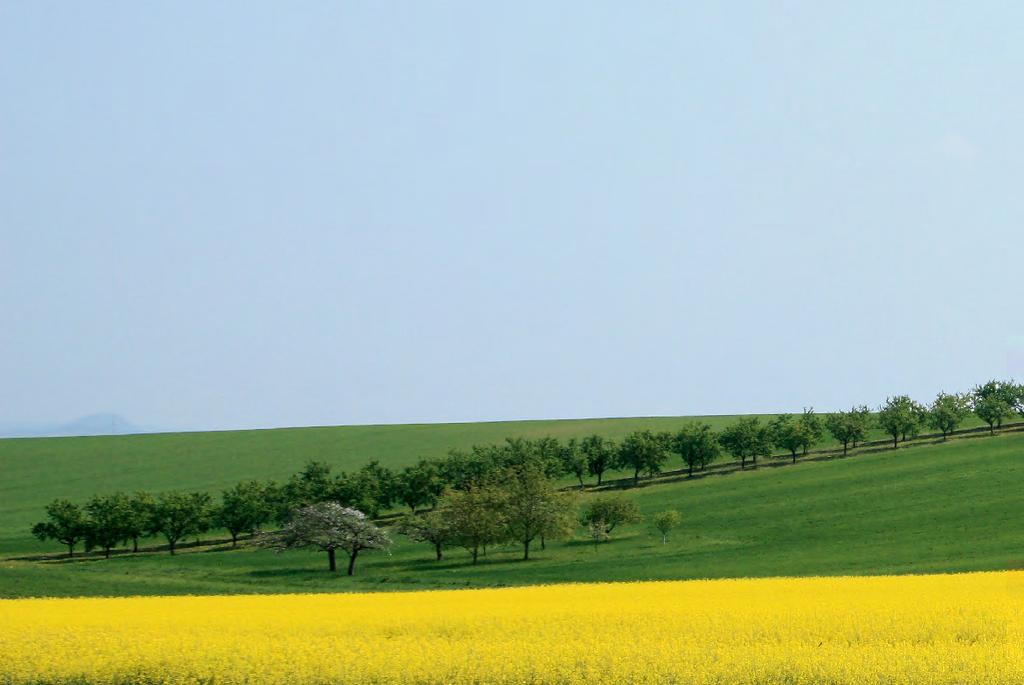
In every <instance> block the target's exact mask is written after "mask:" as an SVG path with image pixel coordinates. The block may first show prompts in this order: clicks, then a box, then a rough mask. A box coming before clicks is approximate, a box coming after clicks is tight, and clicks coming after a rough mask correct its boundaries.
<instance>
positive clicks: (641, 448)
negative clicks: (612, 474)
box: [617, 430, 666, 483]
mask: <svg viewBox="0 0 1024 685" xmlns="http://www.w3.org/2000/svg"><path fill="white" fill-rule="evenodd" d="M665 451H666V445H665V440H664V439H663V438H662V437H661V436H659V435H655V434H654V433H652V432H651V431H649V430H641V431H634V432H633V433H630V434H629V435H627V436H626V437H625V438H624V439H623V440H622V444H620V445H619V451H618V457H617V462H618V466H619V467H620V468H630V469H633V482H634V483H639V482H640V473H641V472H644V473H646V474H647V475H649V476H655V475H657V474H659V473H661V465H662V464H664V463H665Z"/></svg>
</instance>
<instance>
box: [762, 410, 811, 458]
mask: <svg viewBox="0 0 1024 685" xmlns="http://www.w3.org/2000/svg"><path fill="white" fill-rule="evenodd" d="M768 425H769V429H770V430H771V435H772V442H773V443H774V444H776V445H778V446H779V447H781V448H783V449H785V450H787V451H788V452H789V454H790V456H791V457H792V459H793V463H794V464H795V463H796V455H797V452H800V451H801V450H806V449H807V446H808V444H809V443H810V442H811V437H810V435H809V434H808V433H807V429H806V426H805V424H804V422H803V421H801V420H796V419H794V418H793V415H792V414H781V415H779V416H776V417H775V418H774V419H772V421H771V423H770V424H768Z"/></svg>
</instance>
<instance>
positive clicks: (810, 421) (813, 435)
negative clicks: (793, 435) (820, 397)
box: [797, 407, 825, 455]
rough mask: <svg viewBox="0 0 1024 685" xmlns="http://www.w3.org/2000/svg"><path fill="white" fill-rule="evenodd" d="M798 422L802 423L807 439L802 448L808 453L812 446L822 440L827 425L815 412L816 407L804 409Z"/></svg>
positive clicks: (803, 432) (802, 430)
mask: <svg viewBox="0 0 1024 685" xmlns="http://www.w3.org/2000/svg"><path fill="white" fill-rule="evenodd" d="M797 423H798V424H799V425H800V429H801V433H802V435H803V437H804V440H805V442H804V443H803V445H801V448H802V449H803V452H804V454H805V455H806V454H807V452H808V451H810V449H811V448H812V447H814V446H815V445H817V444H818V443H820V442H821V438H822V436H824V434H825V426H824V423H823V422H822V420H821V417H820V416H818V415H817V414H815V413H814V407H811V408H809V409H804V413H803V414H801V415H800V418H798V419H797Z"/></svg>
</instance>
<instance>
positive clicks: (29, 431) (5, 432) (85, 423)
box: [0, 414, 153, 438]
mask: <svg viewBox="0 0 1024 685" xmlns="http://www.w3.org/2000/svg"><path fill="white" fill-rule="evenodd" d="M150 432H153V431H152V430H151V429H147V428H143V427H141V426H136V425H135V424H133V423H132V422H130V421H128V420H127V419H125V418H124V417H123V416H119V415H118V414H90V415H89V416H83V417H81V418H79V419H75V420H74V421H69V422H67V423H5V422H0V437H2V438H34V437H61V436H71V435H126V434H129V433H150Z"/></svg>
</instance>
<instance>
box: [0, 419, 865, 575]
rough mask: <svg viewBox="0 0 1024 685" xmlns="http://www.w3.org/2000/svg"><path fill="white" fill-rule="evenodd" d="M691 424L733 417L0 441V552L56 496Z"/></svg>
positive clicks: (23, 538)
mask: <svg viewBox="0 0 1024 685" xmlns="http://www.w3.org/2000/svg"><path fill="white" fill-rule="evenodd" d="M694 418H700V419H701V420H704V421H707V422H708V423H710V424H712V425H713V426H715V427H716V428H723V427H724V426H726V425H728V424H729V423H731V422H733V421H735V420H736V417H734V416H710V417H670V418H628V419H583V420H567V421H515V422H495V423H451V424H411V425H391V426H386V425H385V426H336V427H328V428H284V429H276V430H250V431H224V432H208V433H160V434H153V435H127V436H110V437H83V438H31V439H8V440H0V468H2V475H3V477H2V478H0V555H3V554H8V553H10V552H22V551H44V550H46V549H49V548H50V547H51V546H49V545H40V544H39V543H38V542H36V541H35V540H34V539H33V538H32V537H31V535H29V528H30V527H31V525H32V523H34V522H36V521H38V520H40V518H41V516H42V511H43V507H45V506H46V504H47V503H49V502H50V501H51V500H53V499H55V498H57V497H66V498H68V499H71V500H74V501H85V500H87V499H88V498H89V497H91V496H92V495H95V494H104V493H109V492H117V491H119V490H120V491H124V492H133V491H135V490H149V491H152V492H162V491H166V490H206V491H209V492H213V493H217V492H219V491H220V490H221V489H223V488H226V487H229V486H231V485H234V484H235V483H237V482H238V481H240V480H243V479H248V478H257V479H261V480H270V479H275V480H285V479H287V478H288V476H290V475H291V474H293V473H295V472H296V471H298V470H299V469H301V468H302V465H303V464H304V463H305V462H306V461H307V460H309V459H316V460H319V461H325V462H327V463H329V464H331V465H333V466H334V468H335V469H339V470H346V469H355V468H358V467H359V466H362V465H363V464H365V463H366V462H368V461H370V460H371V459H379V460H380V461H381V462H382V463H383V464H386V465H387V466H390V467H393V468H397V467H402V466H405V465H407V464H412V463H414V462H415V461H417V460H418V459H419V458H421V457H441V456H444V455H445V454H446V453H447V452H448V450H449V449H451V448H469V447H471V446H472V445H474V444H487V443H498V442H501V441H503V440H504V439H505V438H506V437H530V438H539V437H543V436H548V435H550V436H554V437H557V438H563V439H564V438H570V437H574V436H575V437H581V436H584V435H588V434H592V433H600V434H602V435H605V436H608V437H612V438H621V437H622V436H623V435H625V434H626V433H628V432H630V431H634V430H639V429H643V428H649V429H651V430H672V429H675V428H678V427H679V426H681V425H682V424H684V423H686V422H688V421H691V420H693V419H694ZM770 418H771V417H770V416H766V417H765V419H766V420H767V419H770ZM876 437H881V434H878V435H877V436H876ZM825 444H826V445H830V444H831V443H825Z"/></svg>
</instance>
